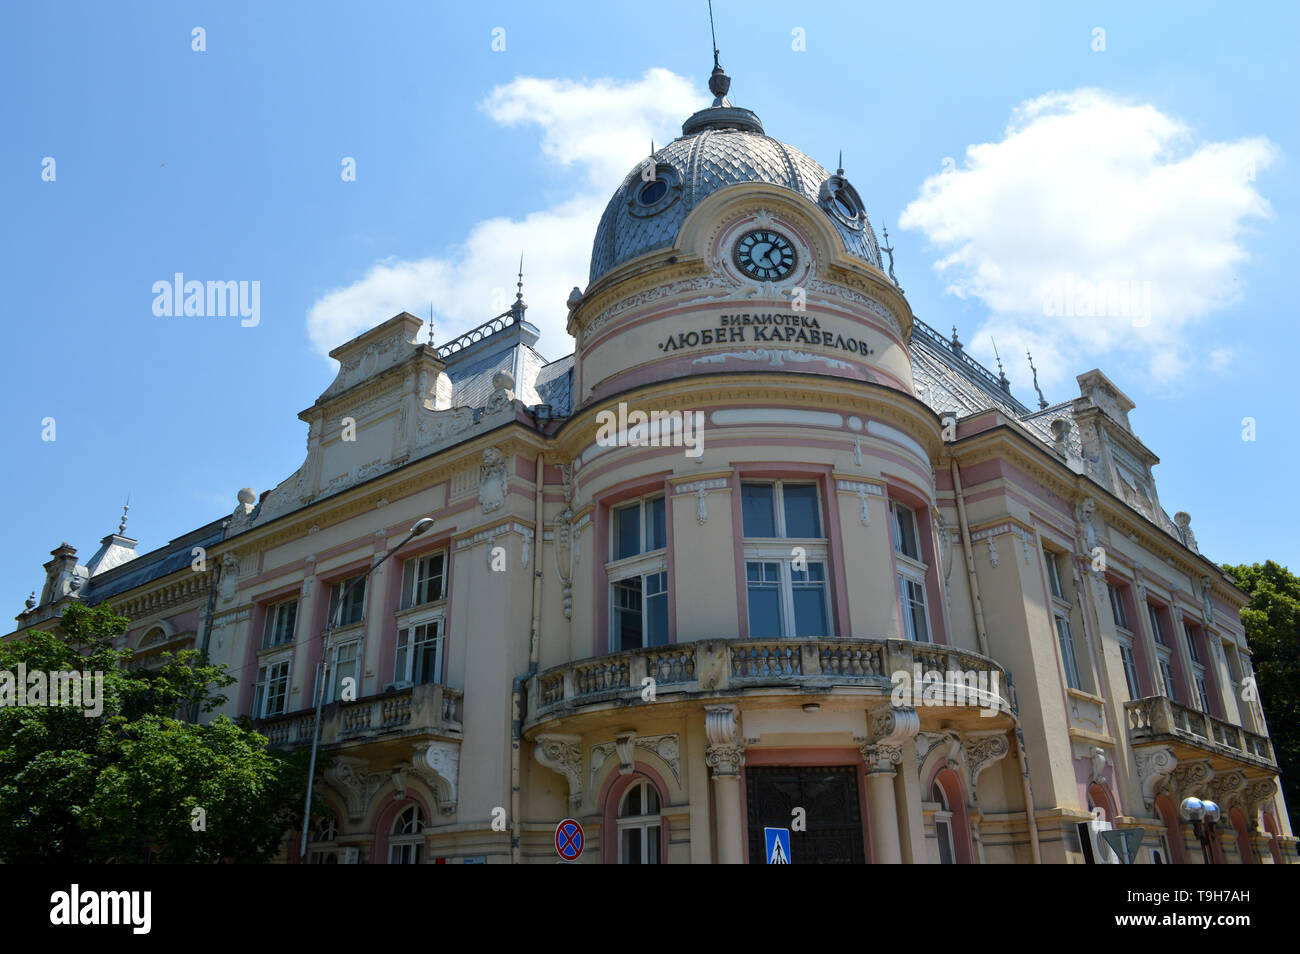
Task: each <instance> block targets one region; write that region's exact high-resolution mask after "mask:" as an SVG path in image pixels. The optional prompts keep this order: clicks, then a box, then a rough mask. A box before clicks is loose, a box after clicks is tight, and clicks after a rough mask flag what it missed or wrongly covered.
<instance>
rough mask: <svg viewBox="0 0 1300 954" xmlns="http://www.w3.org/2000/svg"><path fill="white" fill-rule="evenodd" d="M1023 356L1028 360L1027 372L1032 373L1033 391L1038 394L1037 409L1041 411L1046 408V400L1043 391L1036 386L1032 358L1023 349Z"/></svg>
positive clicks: (1036, 373)
mask: <svg viewBox="0 0 1300 954" xmlns="http://www.w3.org/2000/svg"><path fill="white" fill-rule="evenodd" d="M1025 355H1026V357H1028V358H1029V370H1030V371H1032V372H1034V390H1035V391H1037V392H1038V409H1039V410H1040V411H1041V410H1043V409H1044V408H1046V407H1047V399H1046V398H1044V397H1043V389H1042V388H1040V387H1039V386H1038V369H1037V368H1035V367H1034V356H1033V355H1032V354H1030V353H1029V349H1028V348H1026V349H1025Z"/></svg>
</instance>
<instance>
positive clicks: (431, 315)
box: [429, 301, 433, 348]
mask: <svg viewBox="0 0 1300 954" xmlns="http://www.w3.org/2000/svg"><path fill="white" fill-rule="evenodd" d="M429 347H430V348H432V347H433V302H432V301H430V302H429Z"/></svg>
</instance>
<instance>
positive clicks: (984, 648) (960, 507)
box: [949, 457, 1043, 865]
mask: <svg viewBox="0 0 1300 954" xmlns="http://www.w3.org/2000/svg"><path fill="white" fill-rule="evenodd" d="M949 463H950V464H951V466H952V489H953V496H954V497H955V498H956V500H957V522H958V523H959V524H960V525H961V549H962V553H964V554H965V556H966V575H967V576H968V577H969V578H970V602H971V608H972V609H973V610H974V611H975V635H976V636H977V637H978V639H979V644H980V652H981V653H983V654H984V655H985V656H987V657H988V658H990V659H992V658H993V657H992V655H991V654H990V653H989V634H988V629H987V628H986V627H985V625H984V603H983V601H982V600H981V599H980V583H979V578H978V577H977V576H976V575H975V554H974V552H973V551H972V549H971V542H970V523H969V521H967V519H966V497H965V495H964V492H963V491H962V487H961V471H960V470H959V469H958V467H957V458H955V457H954V458H952V459H951V460H950V461H949ZM1007 681H1008V682H1010V681H1011V675H1010V673H1008V674H1007ZM1012 696H1013V699H1014V696H1015V689H1014V687H1013V688H1012ZM1013 706H1014V712H1015V719H1016V757H1017V758H1018V759H1019V760H1020V786H1021V790H1022V792H1023V795H1024V800H1025V817H1026V818H1027V819H1028V820H1029V850H1030V854H1031V855H1032V857H1033V860H1034V864H1036V865H1041V864H1042V863H1043V854H1042V849H1041V848H1040V847H1039V844H1038V818H1037V817H1036V815H1035V814H1034V791H1033V788H1032V787H1031V786H1030V784H1029V761H1028V759H1027V758H1026V757H1025V734H1024V731H1023V730H1022V728H1021V723H1020V705H1019V703H1013Z"/></svg>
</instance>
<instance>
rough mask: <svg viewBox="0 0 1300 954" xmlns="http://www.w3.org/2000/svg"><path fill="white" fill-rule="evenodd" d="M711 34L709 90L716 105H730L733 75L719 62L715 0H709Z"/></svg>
mask: <svg viewBox="0 0 1300 954" xmlns="http://www.w3.org/2000/svg"><path fill="white" fill-rule="evenodd" d="M709 36H711V37H712V38H713V73H712V75H710V76H709V92H710V93H712V94H713V105H714V106H730V105H731V103H730V102H729V101H728V100H727V91H728V90H729V89H731V77H730V76H728V75H727V74H726V73H724V72H722V64H721V63H719V62H718V34H717V31H716V30H715V29H714V28H713V0H709Z"/></svg>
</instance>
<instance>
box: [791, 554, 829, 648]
mask: <svg viewBox="0 0 1300 954" xmlns="http://www.w3.org/2000/svg"><path fill="white" fill-rule="evenodd" d="M790 576H791V581H792V586H793V589H794V634H795V635H796V636H829V635H830V622H829V620H828V619H827V614H826V584H825V582H824V580H825V576H826V573H825V567H823V566H822V564H820V563H810V564H808V569H807V570H806V571H805V570H791V573H790Z"/></svg>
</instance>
